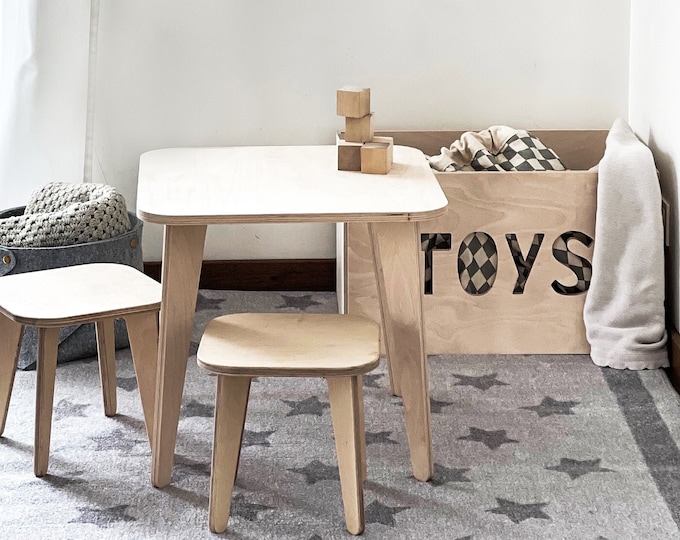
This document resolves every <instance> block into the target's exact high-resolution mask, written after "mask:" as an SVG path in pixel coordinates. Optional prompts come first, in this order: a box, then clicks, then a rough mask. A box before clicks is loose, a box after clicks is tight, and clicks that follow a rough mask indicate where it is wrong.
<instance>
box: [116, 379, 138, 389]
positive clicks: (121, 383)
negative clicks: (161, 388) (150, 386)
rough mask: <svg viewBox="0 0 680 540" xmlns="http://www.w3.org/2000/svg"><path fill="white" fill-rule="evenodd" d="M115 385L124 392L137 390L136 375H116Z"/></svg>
mask: <svg viewBox="0 0 680 540" xmlns="http://www.w3.org/2000/svg"><path fill="white" fill-rule="evenodd" d="M116 386H117V387H118V388H120V389H122V390H125V391H126V392H132V391H134V390H137V377H135V376H134V375H133V376H132V377H118V379H117V380H116Z"/></svg>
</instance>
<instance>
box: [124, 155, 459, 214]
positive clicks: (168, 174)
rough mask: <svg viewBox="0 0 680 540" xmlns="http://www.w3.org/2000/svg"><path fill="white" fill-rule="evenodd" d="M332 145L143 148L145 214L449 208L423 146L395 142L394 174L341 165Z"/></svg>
mask: <svg viewBox="0 0 680 540" xmlns="http://www.w3.org/2000/svg"><path fill="white" fill-rule="evenodd" d="M336 152H337V150H336V147H335V145H332V146H258V147H226V148H171V149H163V150H154V151H151V152H147V153H145V154H143V155H142V156H141V158H140V165H139V184H138V192H137V210H138V214H139V216H140V217H141V218H142V219H144V220H145V221H148V222H152V223H163V224H171V225H208V224H216V223H265V222H338V221H372V220H378V221H411V220H417V219H425V218H429V217H435V216H437V215H440V214H442V213H443V212H444V207H445V205H446V197H445V196H444V194H443V193H442V191H441V189H440V188H439V185H438V183H437V180H436V179H435V177H434V174H433V173H432V171H431V170H430V168H429V166H428V164H427V161H426V160H425V157H424V156H423V153H422V152H421V151H420V150H417V149H415V148H409V147H395V148H394V163H393V165H392V169H391V170H390V172H389V174H386V175H367V174H361V173H357V172H355V171H338V170H337V154H336Z"/></svg>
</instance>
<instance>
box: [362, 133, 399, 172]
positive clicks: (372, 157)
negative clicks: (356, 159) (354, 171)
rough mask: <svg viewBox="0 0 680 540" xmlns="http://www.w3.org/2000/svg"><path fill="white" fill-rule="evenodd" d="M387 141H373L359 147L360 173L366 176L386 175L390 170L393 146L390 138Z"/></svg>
mask: <svg viewBox="0 0 680 540" xmlns="http://www.w3.org/2000/svg"><path fill="white" fill-rule="evenodd" d="M377 139H390V140H387V141H378V140H373V141H371V142H367V143H365V144H364V145H363V146H362V147H361V172H362V173H366V174H387V173H388V172H390V169H391V168H392V151H393V148H394V145H393V143H392V140H391V138H390V137H377Z"/></svg>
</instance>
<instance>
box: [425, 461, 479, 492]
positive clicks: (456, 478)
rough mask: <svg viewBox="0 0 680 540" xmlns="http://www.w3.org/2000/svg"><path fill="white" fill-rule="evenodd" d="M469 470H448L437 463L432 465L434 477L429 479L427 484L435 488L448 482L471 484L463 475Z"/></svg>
mask: <svg viewBox="0 0 680 540" xmlns="http://www.w3.org/2000/svg"><path fill="white" fill-rule="evenodd" d="M469 470H470V469H449V468H448V467H444V466H443V465H439V464H438V463H435V464H434V475H433V476H432V478H430V480H429V482H430V484H432V485H433V486H435V487H438V486H443V485H444V484H448V483H449V482H471V481H472V480H470V479H469V478H467V477H466V476H465V473H466V472H468V471H469Z"/></svg>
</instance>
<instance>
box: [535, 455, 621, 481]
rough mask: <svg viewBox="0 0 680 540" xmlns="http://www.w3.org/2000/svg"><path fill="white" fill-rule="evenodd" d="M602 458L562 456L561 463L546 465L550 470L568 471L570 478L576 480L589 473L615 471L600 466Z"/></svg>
mask: <svg viewBox="0 0 680 540" xmlns="http://www.w3.org/2000/svg"><path fill="white" fill-rule="evenodd" d="M600 461H601V460H600V459H586V460H583V461H579V460H578V459H569V458H562V459H560V464H559V465H554V466H553V467H546V469H547V470H549V471H559V472H563V473H567V474H568V475H569V478H571V479H572V480H575V479H576V478H579V477H581V476H583V475H584V474H588V473H596V472H614V471H612V470H611V469H605V468H604V467H600Z"/></svg>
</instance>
